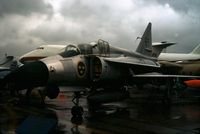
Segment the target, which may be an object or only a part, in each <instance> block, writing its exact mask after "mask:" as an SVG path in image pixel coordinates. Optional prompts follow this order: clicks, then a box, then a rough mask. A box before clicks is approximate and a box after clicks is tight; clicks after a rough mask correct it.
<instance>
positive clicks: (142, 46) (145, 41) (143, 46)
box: [136, 23, 152, 56]
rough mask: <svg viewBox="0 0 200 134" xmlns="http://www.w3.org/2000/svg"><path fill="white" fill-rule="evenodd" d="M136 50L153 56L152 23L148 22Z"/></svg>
mask: <svg viewBox="0 0 200 134" xmlns="http://www.w3.org/2000/svg"><path fill="white" fill-rule="evenodd" d="M136 52H138V53H140V54H143V55H146V56H152V37H151V23H149V24H148V26H147V28H146V30H145V32H144V34H143V35H142V38H141V41H140V43H139V46H138V48H137V49H136Z"/></svg>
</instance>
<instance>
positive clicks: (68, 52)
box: [60, 45, 80, 58]
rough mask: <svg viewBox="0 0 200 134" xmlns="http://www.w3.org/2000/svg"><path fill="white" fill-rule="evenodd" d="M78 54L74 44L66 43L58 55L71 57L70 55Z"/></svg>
mask: <svg viewBox="0 0 200 134" xmlns="http://www.w3.org/2000/svg"><path fill="white" fill-rule="evenodd" d="M79 54H80V51H79V49H78V48H77V47H76V46H74V45H68V46H67V47H66V49H65V51H64V52H62V53H60V55H61V56H62V57H64V58H65V57H72V56H76V55H79Z"/></svg>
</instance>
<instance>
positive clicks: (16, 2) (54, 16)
mask: <svg viewBox="0 0 200 134" xmlns="http://www.w3.org/2000/svg"><path fill="white" fill-rule="evenodd" d="M199 7H200V1H199V0H1V1H0V55H4V54H5V53H7V54H9V55H15V56H20V55H21V54H23V53H25V52H27V51H30V50H32V49H34V48H36V47H37V46H40V45H42V44H47V43H51V44H52V43H58V44H63V43H65V42H73V43H79V42H91V41H96V40H98V39H99V38H101V39H104V40H106V41H108V42H110V43H111V44H112V45H115V46H118V47H124V48H127V49H132V50H135V48H136V47H137V45H138V41H136V37H138V36H141V35H142V33H143V32H144V29H145V28H146V26H147V24H148V22H152V36H153V41H173V42H178V44H177V45H176V46H173V47H171V48H169V49H168V51H170V52H176V51H177V52H190V51H191V50H192V49H193V48H194V47H195V46H196V45H197V44H199V43H200V13H199V12H200V8H199Z"/></svg>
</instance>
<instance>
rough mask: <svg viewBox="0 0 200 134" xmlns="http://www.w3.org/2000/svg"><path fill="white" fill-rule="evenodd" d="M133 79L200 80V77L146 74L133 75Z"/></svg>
mask: <svg viewBox="0 0 200 134" xmlns="http://www.w3.org/2000/svg"><path fill="white" fill-rule="evenodd" d="M133 78H186V79H200V76H194V75H170V74H161V73H146V74H138V75H133Z"/></svg>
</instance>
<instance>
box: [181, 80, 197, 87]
mask: <svg viewBox="0 0 200 134" xmlns="http://www.w3.org/2000/svg"><path fill="white" fill-rule="evenodd" d="M184 83H185V84H186V85H187V86H188V87H195V88H199V87H200V80H187V81H184Z"/></svg>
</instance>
